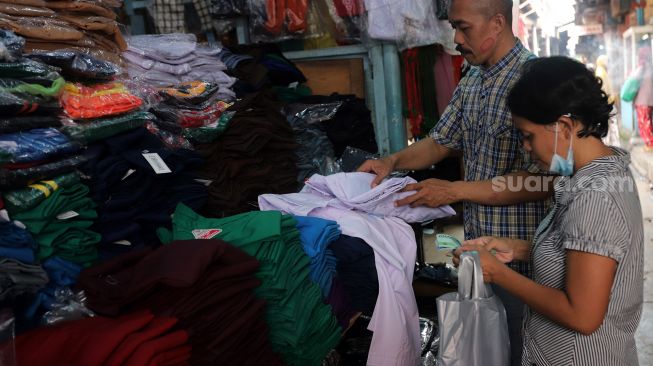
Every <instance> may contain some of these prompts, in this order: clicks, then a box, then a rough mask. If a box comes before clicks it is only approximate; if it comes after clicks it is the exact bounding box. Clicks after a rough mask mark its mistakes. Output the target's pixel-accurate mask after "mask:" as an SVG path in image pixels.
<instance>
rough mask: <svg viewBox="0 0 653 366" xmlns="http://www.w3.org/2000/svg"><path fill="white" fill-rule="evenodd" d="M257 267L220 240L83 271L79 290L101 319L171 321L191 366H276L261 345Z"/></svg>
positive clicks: (179, 244) (264, 330)
mask: <svg viewBox="0 0 653 366" xmlns="http://www.w3.org/2000/svg"><path fill="white" fill-rule="evenodd" d="M207 237H208V236H207ZM262 265H263V264H261V265H259V261H258V260H256V258H254V257H252V256H250V255H247V254H245V253H244V252H243V251H242V250H240V249H238V248H236V247H235V246H232V245H231V244H229V243H227V242H224V241H221V240H186V241H176V242H172V243H170V244H167V245H165V246H162V247H160V248H158V249H156V250H152V249H150V248H147V249H143V250H140V251H134V252H132V253H127V254H124V255H122V256H119V257H116V258H114V259H112V260H110V261H107V262H105V263H102V264H100V265H98V266H96V267H93V268H89V269H87V270H85V271H83V272H82V274H81V276H80V280H79V287H80V288H81V289H83V290H84V291H85V293H86V294H87V296H88V306H89V307H90V308H91V309H92V310H93V311H94V312H96V313H98V314H100V315H107V316H116V315H121V314H125V313H130V312H132V311H135V310H137V309H149V310H151V311H152V312H153V313H154V314H157V315H165V316H173V317H175V318H178V319H179V325H180V327H181V328H183V329H185V330H187V331H188V333H189V344H190V345H191V346H192V352H191V358H190V362H189V363H190V364H191V365H198V366H203V365H242V366H250V365H251V366H254V365H256V366H258V365H270V366H276V365H283V364H284V363H283V362H282V361H281V359H280V357H279V356H277V355H276V354H275V353H274V352H273V351H272V347H271V344H270V340H269V338H268V333H269V332H268V327H267V325H266V323H265V309H266V307H267V305H266V303H265V301H264V300H263V299H261V298H259V297H257V296H255V291H256V290H257V289H258V288H260V284H261V281H260V280H259V279H257V278H256V277H255V274H256V272H257V271H258V269H259V267H260V266H262ZM108 279H111V280H108ZM89 365H91V364H89ZM94 365H99V364H94ZM102 365H108V364H102ZM110 365H114V364H113V363H111V364H110ZM116 365H118V364H116ZM120 365H123V364H120ZM139 365H145V364H139ZM148 365H149V364H148Z"/></svg>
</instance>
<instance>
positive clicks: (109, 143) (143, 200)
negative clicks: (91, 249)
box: [81, 127, 207, 258]
mask: <svg viewBox="0 0 653 366" xmlns="http://www.w3.org/2000/svg"><path fill="white" fill-rule="evenodd" d="M88 155H89V156H90V160H89V162H88V163H86V164H85V165H84V166H83V167H82V168H81V170H82V172H84V174H85V176H86V177H88V178H89V180H88V183H89V186H90V187H91V188H92V189H91V197H92V198H93V200H94V201H95V202H96V203H97V205H98V215H99V218H98V223H97V225H96V227H97V230H98V231H99V232H100V233H101V234H102V243H101V245H100V247H99V249H100V255H101V257H102V258H107V257H111V256H114V255H115V254H119V253H122V252H125V251H131V250H133V249H134V248H140V247H142V246H147V245H156V244H158V242H159V241H158V239H157V237H156V229H157V228H159V227H162V226H163V227H166V226H168V227H169V226H170V224H171V219H170V214H172V212H173V211H174V209H175V207H176V206H177V204H178V203H179V202H183V203H185V204H187V205H189V206H191V207H194V208H199V207H202V205H203V204H204V202H205V199H206V195H207V193H206V186H205V185H204V184H203V183H200V182H197V181H196V178H198V177H197V176H196V174H195V173H194V171H195V170H196V169H197V168H198V167H200V166H202V165H203V160H202V159H200V158H199V156H197V154H196V153H194V152H193V151H189V150H182V149H179V150H171V149H168V148H167V147H165V146H164V144H163V143H162V142H161V141H160V140H159V139H158V138H157V137H155V136H154V135H152V134H150V133H149V132H148V131H147V130H146V129H145V128H142V127H141V128H137V129H135V130H132V131H127V132H124V133H121V134H118V135H115V136H112V137H110V138H108V139H105V140H102V141H98V142H97V143H94V144H92V145H90V146H89V147H88Z"/></svg>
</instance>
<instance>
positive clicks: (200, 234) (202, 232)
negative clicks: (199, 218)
mask: <svg viewBox="0 0 653 366" xmlns="http://www.w3.org/2000/svg"><path fill="white" fill-rule="evenodd" d="M221 232H222V229H196V230H193V231H192V233H193V236H194V237H195V239H211V238H214V237H216V236H217V235H218V234H220V233H221Z"/></svg>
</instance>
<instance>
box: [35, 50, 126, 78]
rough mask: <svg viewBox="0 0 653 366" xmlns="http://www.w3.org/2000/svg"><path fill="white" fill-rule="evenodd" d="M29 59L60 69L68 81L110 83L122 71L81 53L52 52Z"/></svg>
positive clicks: (38, 54) (110, 64)
mask: <svg viewBox="0 0 653 366" xmlns="http://www.w3.org/2000/svg"><path fill="white" fill-rule="evenodd" d="M27 57H29V58H31V59H36V60H39V61H41V62H43V63H46V64H48V65H52V66H56V67H58V68H60V69H61V74H62V75H63V76H64V77H66V78H68V79H70V78H72V79H76V78H77V79H85V80H97V81H100V80H104V81H109V80H111V79H112V78H113V77H114V76H115V75H116V74H117V73H118V72H119V71H120V70H119V69H118V67H117V66H116V65H114V64H112V63H109V62H106V61H101V60H97V59H95V58H94V57H92V56H89V55H86V54H83V53H80V52H72V51H52V52H44V53H32V54H30V55H29V56H27Z"/></svg>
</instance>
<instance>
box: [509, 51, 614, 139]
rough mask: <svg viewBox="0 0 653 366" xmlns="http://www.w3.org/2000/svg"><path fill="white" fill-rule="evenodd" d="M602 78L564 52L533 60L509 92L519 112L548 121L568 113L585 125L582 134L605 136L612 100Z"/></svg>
mask: <svg viewBox="0 0 653 366" xmlns="http://www.w3.org/2000/svg"><path fill="white" fill-rule="evenodd" d="M601 86H602V82H601V79H599V78H597V77H596V76H594V74H593V73H592V72H591V71H590V70H589V69H588V68H587V67H586V66H585V65H583V64H582V63H580V62H578V61H575V60H572V59H570V58H567V57H563V56H554V57H545V58H537V59H533V60H530V61H528V62H526V64H524V69H523V74H522V76H521V78H520V79H519V80H518V81H517V83H515V85H514V86H513V88H512V90H511V91H510V93H509V95H508V108H510V110H511V111H512V113H513V114H514V115H516V116H519V117H522V118H526V119H528V120H529V121H532V122H534V123H537V124H539V125H548V124H551V123H554V122H555V121H557V120H558V118H560V116H563V115H565V114H570V115H571V117H572V118H573V119H575V120H577V121H579V122H581V123H582V124H583V126H584V128H583V130H582V131H580V132H579V133H578V137H587V136H594V137H597V138H602V137H605V136H606V135H607V133H608V121H609V120H610V117H611V115H610V113H611V112H612V103H610V102H609V101H608V96H607V95H606V94H605V92H604V91H603V90H602V89H601Z"/></svg>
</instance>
